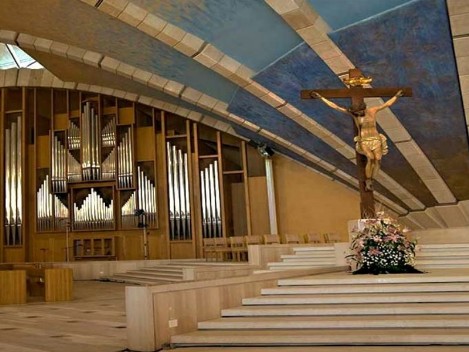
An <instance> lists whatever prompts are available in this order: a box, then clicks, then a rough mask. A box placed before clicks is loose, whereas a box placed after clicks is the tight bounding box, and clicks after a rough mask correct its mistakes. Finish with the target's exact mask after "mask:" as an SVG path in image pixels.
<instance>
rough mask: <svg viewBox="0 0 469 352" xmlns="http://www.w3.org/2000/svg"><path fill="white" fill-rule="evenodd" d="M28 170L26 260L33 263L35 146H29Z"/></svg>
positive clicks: (35, 189) (35, 188)
mask: <svg viewBox="0 0 469 352" xmlns="http://www.w3.org/2000/svg"><path fill="white" fill-rule="evenodd" d="M27 148H28V149H27V151H28V160H27V163H28V170H29V172H27V173H26V176H27V180H26V184H25V188H26V192H27V196H26V199H25V203H26V204H27V205H26V209H27V214H25V216H24V218H25V219H27V220H25V222H27V224H28V229H27V231H25V237H26V238H27V241H28V242H27V244H28V245H27V251H26V253H27V255H26V260H27V261H31V258H32V257H33V238H34V236H35V234H36V191H37V185H36V177H37V175H36V161H35V159H36V158H35V157H34V156H35V155H36V153H35V150H34V148H35V145H28V146H27Z"/></svg>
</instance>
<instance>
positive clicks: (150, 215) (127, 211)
mask: <svg viewBox="0 0 469 352" xmlns="http://www.w3.org/2000/svg"><path fill="white" fill-rule="evenodd" d="M137 181H138V189H137V190H135V191H134V192H132V193H131V195H130V197H129V198H128V199H127V201H126V202H125V203H124V205H123V206H122V209H121V214H122V217H121V223H122V227H123V228H135V227H138V225H139V224H138V218H137V216H136V215H135V212H136V210H137V209H138V210H143V213H144V214H145V221H146V224H145V226H150V227H155V226H156V225H157V224H158V214H157V211H156V187H155V184H154V181H153V182H152V181H151V180H150V179H149V177H147V175H145V173H144V172H143V170H141V168H140V166H138V167H137Z"/></svg>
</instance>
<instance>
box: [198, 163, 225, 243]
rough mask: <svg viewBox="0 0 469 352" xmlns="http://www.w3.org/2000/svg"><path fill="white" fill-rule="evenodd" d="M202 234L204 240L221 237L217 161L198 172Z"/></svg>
mask: <svg viewBox="0 0 469 352" xmlns="http://www.w3.org/2000/svg"><path fill="white" fill-rule="evenodd" d="M200 195H201V206H202V232H203V234H202V235H203V237H204V238H213V237H222V226H221V208H220V184H219V180H218V161H217V160H214V161H213V162H212V163H210V164H209V165H208V166H207V167H206V168H204V169H203V170H201V171H200Z"/></svg>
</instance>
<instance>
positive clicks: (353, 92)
mask: <svg viewBox="0 0 469 352" xmlns="http://www.w3.org/2000/svg"><path fill="white" fill-rule="evenodd" d="M360 77H361V78H363V75H362V73H361V71H360V70H359V69H357V68H354V69H351V70H349V80H350V79H352V80H353V79H355V78H357V79H358V78H360ZM399 90H402V92H403V94H402V96H405V97H411V96H412V89H411V88H363V86H362V84H358V85H355V86H354V85H350V87H349V88H342V89H305V90H302V91H301V98H302V99H315V98H316V97H315V96H314V93H315V92H316V93H319V94H320V95H322V96H323V97H325V98H351V99H352V106H359V105H360V104H364V98H371V97H392V96H394V95H395V94H396V93H397V92H398V91H399ZM353 125H354V131H355V136H357V135H359V130H358V126H357V125H356V124H355V123H354V124H353ZM356 159H357V171H358V184H359V190H360V213H361V217H362V218H375V217H376V214H375V201H374V196H373V189H372V188H370V187H367V184H366V175H365V166H366V162H367V159H366V156H364V155H362V154H359V153H358V152H356Z"/></svg>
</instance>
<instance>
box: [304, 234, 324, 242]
mask: <svg viewBox="0 0 469 352" xmlns="http://www.w3.org/2000/svg"><path fill="white" fill-rule="evenodd" d="M305 239H306V243H322V242H323V241H322V239H323V236H321V235H320V234H319V233H307V234H306V235H305Z"/></svg>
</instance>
